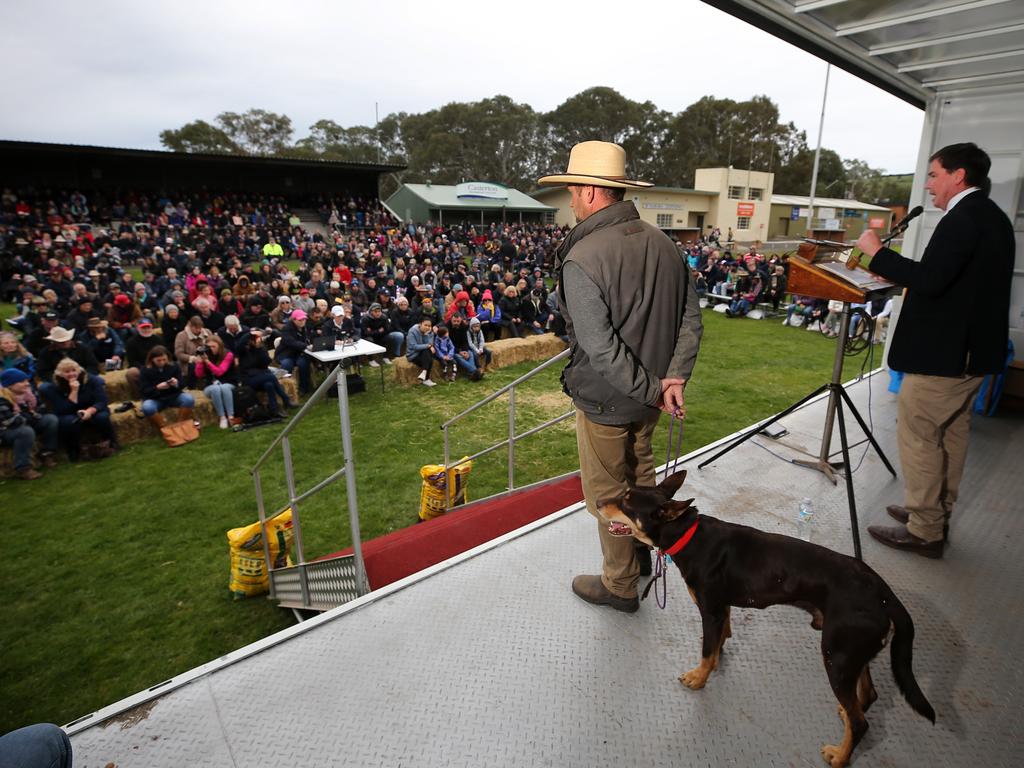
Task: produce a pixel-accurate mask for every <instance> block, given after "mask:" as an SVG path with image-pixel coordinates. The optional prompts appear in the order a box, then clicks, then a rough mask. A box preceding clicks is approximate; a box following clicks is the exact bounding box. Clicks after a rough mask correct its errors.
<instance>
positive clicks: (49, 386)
mask: <svg viewBox="0 0 1024 768" xmlns="http://www.w3.org/2000/svg"><path fill="white" fill-rule="evenodd" d="M39 394H40V395H42V397H43V399H45V400H46V401H47V403H49V405H50V410H51V411H53V413H54V414H55V415H56V416H57V424H58V430H59V432H60V439H61V442H63V443H64V447H65V448H66V449H67V452H68V459H69V460H70V461H78V459H79V458H80V457H81V455H82V429H83V427H85V426H87V425H88V426H91V427H92V428H93V429H95V430H96V431H97V432H98V433H99V438H100V442H99V443H98V444H97V445H98V447H97V448H95V449H92V455H93V456H95V457H96V458H106V457H107V456H111V455H113V453H114V451H116V450H117V448H118V444H117V434H116V433H115V432H114V425H113V424H112V423H111V421H110V408H109V407H108V405H107V387H106V384H104V382H103V377H102V376H99V375H95V374H90V373H88V372H87V371H86V370H85V368H83V367H82V366H81V365H79V364H78V363H77V362H75V361H74V360H72V359H71V358H69V357H66V358H64V359H63V360H61V361H60V362H59V363H57V367H56V368H55V369H54V371H53V381H52V382H44V383H43V384H40V385H39Z"/></svg>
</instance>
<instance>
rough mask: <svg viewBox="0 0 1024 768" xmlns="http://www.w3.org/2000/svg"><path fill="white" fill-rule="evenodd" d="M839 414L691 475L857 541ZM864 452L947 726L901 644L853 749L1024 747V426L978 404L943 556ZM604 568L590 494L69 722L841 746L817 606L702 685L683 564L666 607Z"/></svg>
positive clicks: (919, 656) (547, 741)
mask: <svg viewBox="0 0 1024 768" xmlns="http://www.w3.org/2000/svg"><path fill="white" fill-rule="evenodd" d="M887 382H888V376H887V375H885V374H880V375H876V376H874V377H873V378H871V379H866V380H861V381H859V382H857V383H855V384H852V385H850V387H849V392H850V394H851V396H852V397H853V399H854V401H855V402H856V403H857V407H858V408H859V409H860V411H861V413H862V414H863V415H864V416H865V418H867V417H868V415H869V412H870V415H871V418H872V421H873V430H874V434H875V436H876V437H877V439H878V440H879V442H880V443H881V445H882V447H883V449H884V450H885V451H886V452H887V454H888V456H889V458H890V460H891V461H892V462H893V463H894V465H895V466H896V468H897V471H898V470H899V456H898V455H897V450H896V445H895V426H896V423H895V422H896V403H895V398H894V396H893V395H891V394H889V393H888V392H887V391H886V384H887ZM869 401H870V407H869ZM824 414H825V401H824V400H818V401H815V402H813V403H810V404H808V405H807V406H805V407H804V408H802V409H801V410H800V411H798V412H796V413H794V414H792V415H790V416H789V417H787V418H786V419H785V420H784V421H783V424H784V425H785V427H786V428H787V429H788V430H789V435H787V436H785V437H783V438H781V439H780V440H771V439H768V438H766V437H758V438H756V440H755V441H752V442H748V443H747V444H745V445H744V446H742V447H741V448H739V449H737V450H735V451H733V452H731V453H729V454H728V455H727V456H724V457H723V458H721V459H719V460H718V461H717V462H716V463H715V464H713V465H711V466H709V467H707V468H705V469H704V470H697V469H696V465H697V464H698V463H699V462H700V461H701V460H703V456H689V457H687V461H686V462H685V464H684V466H686V467H687V468H689V469H690V475H689V478H688V480H687V483H686V485H685V486H684V488H683V491H681V493H685V494H686V497H689V496H695V497H696V499H697V502H696V503H697V505H698V506H699V508H700V510H701V511H702V512H704V513H706V514H709V515H713V516H715V517H720V518H723V519H727V520H730V521H734V522H739V523H744V524H748V525H753V526H756V527H758V528H761V529H763V530H768V531H774V532H778V533H786V534H791V535H795V520H796V513H797V506H798V502H799V499H800V498H801V497H803V496H810V497H811V498H813V499H814V502H815V505H816V508H817V514H816V518H815V520H814V540H815V541H816V542H817V543H820V544H823V545H825V546H828V547H831V548H833V549H837V550H839V551H842V552H846V553H852V544H851V537H850V530H849V515H848V511H847V502H846V490H845V486H844V484H843V483H842V481H840V483H839V485H837V486H833V485H832V484H831V483H830V482H829V481H828V480H827V479H826V478H825V477H824V476H823V475H821V474H820V473H818V472H816V471H813V470H809V469H804V468H801V467H798V466H795V465H793V464H792V463H790V461H789V459H791V458H794V457H798V456H799V455H800V454H799V452H798V451H799V450H803V451H808V452H810V453H817V449H818V445H819V443H820V439H821V434H822V427H823V423H824ZM852 421H853V420H852V419H848V426H849V427H850V428H851V440H853V441H857V440H860V439H861V437H862V433H861V432H860V430H859V429H857V427H856V424H854V423H851V422H852ZM837 432H838V430H837ZM835 440H836V445H837V446H838V436H837V437H836V438H835ZM755 443H756V444H755ZM684 448H685V444H684ZM864 453H865V446H861V447H858V448H855V449H854V464H855V465H856V464H857V463H858V462H860V464H859V468H858V469H857V470H856V471H855V473H854V487H855V490H856V501H857V508H858V511H859V514H860V518H861V530H862V540H863V548H864V558H865V560H866V561H867V562H868V563H869V564H870V565H871V566H872V567H873V568H875V570H877V571H878V572H879V573H880V574H881V575H882V576H883V577H884V578H885V579H886V580H887V581H888V582H889V584H890V585H891V586H892V588H893V589H894V591H895V592H896V594H897V595H899V597H900V599H901V600H902V601H903V603H904V604H905V605H906V607H907V609H908V610H909V611H910V613H911V615H912V616H913V619H914V623H915V627H916V635H917V636H916V640H915V642H914V670H915V673H916V676H917V679H918V682H919V683H920V685H921V688H922V689H923V691H924V692H925V695H926V696H927V697H928V699H929V700H930V701H931V703H932V705H933V706H934V708H935V710H936V712H937V715H938V721H937V724H936V725H935V726H934V727H933V726H932V725H931V724H930V723H928V722H927V721H926V720H924V719H923V718H921V717H919V716H918V715H916V714H915V713H914V712H913V711H912V710H911V709H910V707H909V706H908V705H907V704H906V703H905V702H904V701H903V699H902V697H901V696H900V695H899V693H898V691H897V690H896V686H895V683H894V682H893V679H892V675H891V673H890V671H889V663H888V651H887V650H885V651H883V653H882V654H881V655H880V656H879V658H878V660H876V662H875V664H874V666H873V677H874V681H875V685H876V687H877V689H878V693H879V699H878V701H877V702H876V703H875V705H874V707H873V708H872V709H871V712H870V714H869V722H870V725H871V727H870V730H869V731H868V733H867V735H866V736H865V738H864V741H863V742H862V743H861V746H860V748H859V749H858V750H857V751H856V752H855V753H854V765H855V766H856V765H860V766H898V765H911V764H924V765H929V766H951V767H954V766H955V767H956V768H962V766H968V765H985V766H1011V765H1018V764H1019V762H1020V758H1019V755H1018V752H1019V749H1018V745H1019V742H1018V739H1019V735H1018V736H1014V735H1013V734H1014V733H1017V730H1016V720H1017V708H1016V705H1015V704H1014V703H1013V701H1014V696H1016V695H1017V694H1018V693H1019V692H1020V691H1021V689H1022V688H1024V679H1022V678H1024V674H1022V673H1024V663H1022V661H1021V659H1020V656H1018V652H1019V649H1020V648H1021V647H1024V637H1022V627H1024V623H1022V621H1021V598H1020V592H1019V591H1018V590H1020V589H1021V588H1022V586H1024V558H1022V557H1021V556H1020V554H1019V553H1018V552H1017V548H1016V543H1017V542H1018V541H1020V540H1021V539H1022V533H1024V522H1022V516H1021V509H1022V507H1024V504H1022V501H1021V499H1022V498H1024V472H1022V471H1021V466H1022V465H1021V456H1022V455H1024V420H1022V419H1021V418H1019V417H1005V416H1004V417H1001V418H998V419H988V418H975V419H974V423H973V428H972V436H971V447H970V452H969V456H968V466H967V469H966V472H965V477H964V482H963V488H962V498H961V500H960V503H959V506H958V514H957V515H956V516H955V517H954V519H953V521H952V530H951V544H950V545H949V547H948V548H947V550H946V555H945V557H944V559H942V560H927V559H925V558H922V557H919V556H916V555H909V554H904V553H901V552H896V551H893V550H891V549H888V548H885V547H883V546H881V545H879V544H877V543H876V542H875V541H874V540H873V539H871V538H870V537H869V536H868V535H867V532H866V530H865V529H866V526H867V525H868V524H870V523H873V522H880V521H883V520H886V519H887V518H886V517H885V513H884V508H885V505H886V504H892V503H900V502H901V501H902V493H901V485H900V482H899V481H898V480H893V479H892V478H891V476H890V475H889V474H888V472H887V471H886V470H885V468H884V466H883V465H882V463H881V461H880V460H879V459H878V457H877V456H876V455H875V454H874V452H873V451H871V450H868V451H867V453H866V455H864ZM773 454H777V455H778V457H777V456H776V455H773ZM706 455H709V453H707V452H705V454H704V456H706ZM862 455H863V461H860V460H861V457H862ZM780 457H781V458H780ZM598 562H599V556H598V543H597V535H596V531H595V522H594V520H593V518H592V517H591V516H590V515H588V514H587V512H586V511H585V510H584V509H582V507H581V505H574V506H573V507H570V508H568V509H566V510H563V511H562V512H560V513H556V514H555V515H552V516H551V517H549V518H547V519H546V520H544V521H541V522H540V523H538V524H535V525H533V526H531V527H529V528H528V529H527V530H526V531H525V532H521V533H519V534H516V535H510V536H508V537H506V538H505V539H503V540H501V541H500V542H497V543H495V544H493V545H489V546H487V547H484V548H481V549H480V550H477V551H475V552H474V553H470V554H468V555H463V556H460V557H459V558H456V559H454V560H453V561H449V563H447V564H444V565H442V566H438V567H436V568H434V569H431V571H430V572H429V573H428V574H427V575H425V577H423V578H418V579H417V577H410V579H407V580H406V581H405V582H400V583H398V584H395V585H392V586H391V587H388V588H385V589H384V590H381V591H380V592H378V593H374V594H372V595H368V596H366V597H364V598H362V599H361V600H359V601H357V602H356V603H355V604H350V605H349V606H343V607H342V608H340V609H337V610H336V611H333V612H331V613H329V614H324V615H323V616H320V617H318V618H317V619H314V620H312V621H308V622H305V623H304V624H302V625H299V626H297V627H295V628H293V629H289V630H286V631H285V632H283V633H280V634H279V635H277V636H274V637H272V638H267V639H266V640H264V641H261V642H260V643H257V644H255V645H254V646H251V647H249V648H247V649H242V650H240V651H238V652H236V653H234V654H231V655H230V656H228V657H225V658H224V659H221V660H218V661H217V662H213V663H211V664H209V665H206V666H205V667H203V668H200V669H198V670H194V671H193V672H192V673H189V674H188V675H183V676H182V677H181V678H178V679H175V680H174V681H171V682H170V683H169V684H168V685H165V686H163V687H162V688H161V689H158V690H157V691H156V692H144V693H142V694H139V695H138V696H135V697H132V698H131V699H127V700H125V701H124V702H120V703H118V704H116V705H112V706H111V707H109V708H107V709H106V710H103V711H102V712H99V713H95V715H94V716H92V717H91V718H88V719H86V720H84V721H82V722H80V723H78V724H77V725H73V726H72V727H71V728H70V730H71V732H72V733H73V737H72V742H73V745H74V750H75V765H76V766H79V767H80V768H84V767H86V766H88V767H89V768H92V767H93V766H98V767H102V766H105V765H107V764H108V763H113V764H115V765H117V766H118V768H131V766H146V767H147V768H157V767H159V766H183V765H188V766H217V767H218V768H219V767H222V766H223V767H226V766H243V765H244V766H282V765H309V766H313V765H316V766H333V765H338V766H342V765H344V766H474V767H476V766H619V765H628V766H634V765H635V766H645V767H647V768H653V767H654V766H716V767H717V766H723V765H734V766H818V765H823V764H824V763H823V761H822V759H821V757H820V754H819V750H820V748H821V746H822V744H824V743H826V742H827V743H837V741H838V739H839V738H840V737H841V734H842V726H841V723H840V721H839V718H838V717H837V714H836V702H835V699H834V697H833V696H832V693H831V690H830V689H829V686H828V682H827V680H826V678H825V672H824V669H823V666H822V661H821V654H820V650H819V646H818V634H817V633H816V632H814V631H813V630H812V629H811V628H810V626H809V620H808V616H807V614H805V613H803V612H801V611H799V610H796V609H792V608H785V607H775V608H770V609H768V610H765V611H758V610H742V609H734V611H733V616H732V627H733V636H732V639H731V640H729V641H728V642H727V643H726V646H725V653H724V655H723V659H722V663H721V666H720V668H719V670H718V671H717V672H715V673H713V674H712V676H711V678H710V680H709V682H708V686H707V687H706V688H705V689H704V690H702V691H698V692H694V691H690V690H687V689H686V688H684V687H683V686H682V685H681V684H680V683H679V682H677V680H676V678H677V676H678V675H679V674H680V673H681V672H683V671H685V670H686V669H689V668H690V667H692V666H694V665H695V664H696V662H697V660H698V657H699V654H700V622H699V616H698V613H697V611H696V609H695V607H694V606H693V604H692V602H691V601H690V598H689V596H688V595H687V593H686V589H685V587H684V585H683V582H682V580H681V579H680V578H679V576H678V573H677V572H674V571H673V573H672V574H671V578H670V580H669V582H668V604H667V607H666V608H665V610H660V609H659V608H658V606H657V605H656V604H655V602H654V600H653V599H652V598H649V599H648V600H647V601H645V602H644V603H643V604H642V606H641V609H640V611H639V612H638V613H636V614H633V615H624V614H620V613H616V612H614V611H612V610H610V609H608V608H599V607H596V606H592V605H589V604H587V603H584V602H582V601H581V600H579V599H578V598H576V597H575V596H574V595H573V594H572V593H571V591H570V589H569V584H570V581H571V579H572V577H573V575H575V574H577V573H593V572H595V571H596V569H597V567H598ZM160 691H166V692H164V693H162V694H160ZM157 694H160V695H157ZM154 696H156V698H154ZM143 702H144V703H143Z"/></svg>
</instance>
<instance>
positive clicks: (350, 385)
mask: <svg viewBox="0 0 1024 768" xmlns="http://www.w3.org/2000/svg"><path fill="white" fill-rule="evenodd" d="M345 386H346V391H347V392H348V393H349V394H350V395H358V394H359V393H360V392H365V391H366V379H364V378H363V377H362V376H361V375H359V374H358V373H349V374H346V375H345ZM327 396H328V397H333V398H337V397H338V388H337V387H331V388H330V389H328V390H327Z"/></svg>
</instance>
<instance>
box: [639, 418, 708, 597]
mask: <svg viewBox="0 0 1024 768" xmlns="http://www.w3.org/2000/svg"><path fill="white" fill-rule="evenodd" d="M677 421H678V422H679V429H678V430H676V422H677ZM673 434H674V435H675V446H673ZM673 447H675V452H674V453H673V451H672V448H673ZM682 451H683V420H682V419H680V418H679V417H678V416H676V415H674V414H673V415H671V416H669V419H668V443H667V444H666V446H665V475H666V476H667V475H670V474H672V473H673V472H674V471H675V470H676V468H677V467H678V465H679V457H680V455H681V454H682ZM694 528H696V526H694ZM692 531H693V529H691V530H690V531H687V533H686V535H684V537H683V538H685V539H686V542H689V540H690V539H689V538H688V537H689V536H692V535H693V533H692ZM677 543H678V542H677ZM685 546H686V543H685V542H684V543H683V545H682V546H681V547H679V549H682V548H683V547H685ZM673 548H674V547H673ZM679 549H677V550H676V552H678V551H679ZM671 562H672V555H671V554H668V553H666V552H662V551H661V550H660V549H658V550H656V551H655V554H654V575H653V576H651V580H650V581H649V582H647V586H646V587H644V592H643V595H642V596H641V598H640V599H641V600H646V599H647V595H648V593H649V592H650V591H651V587H652V586H653V587H654V600H655V602H657V603H658V607H659V608H662V609H664V608H665V606H666V605H667V604H668V566H669V564H670V563H671ZM659 579H660V580H661V594H660V595H659V594H658V580H659Z"/></svg>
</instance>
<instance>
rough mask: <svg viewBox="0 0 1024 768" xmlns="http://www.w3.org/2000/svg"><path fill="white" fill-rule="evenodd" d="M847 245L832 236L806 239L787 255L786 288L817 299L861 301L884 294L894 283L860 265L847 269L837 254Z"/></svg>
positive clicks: (889, 291)
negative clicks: (794, 253)
mask: <svg viewBox="0 0 1024 768" xmlns="http://www.w3.org/2000/svg"><path fill="white" fill-rule="evenodd" d="M849 248H850V246H849V245H847V244H845V243H837V242H833V241H831V240H806V241H804V242H803V243H801V244H800V248H799V249H798V250H797V255H796V256H793V257H791V258H790V259H789V292H790V293H794V294H799V295H800V296H813V297H814V298H816V299H828V300H829V301H842V302H844V303H852V304H863V303H864V302H868V301H871V300H873V299H877V298H879V297H881V296H887V295H888V294H890V293H894V292H895V291H897V290H898V288H897V286H895V285H894V284H893V283H890V282H888V281H886V280H883V279H882V278H880V277H879V276H878V275H874V274H872V273H871V272H868V271H867V270H866V269H864V268H863V267H855V268H853V269H850V268H849V267H847V266H846V261H845V259H843V258H840V257H839V252H840V251H841V250H848V249H849Z"/></svg>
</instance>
